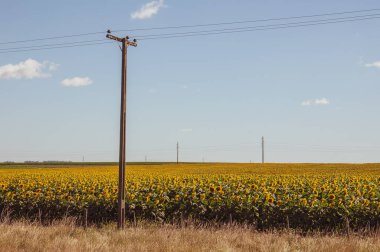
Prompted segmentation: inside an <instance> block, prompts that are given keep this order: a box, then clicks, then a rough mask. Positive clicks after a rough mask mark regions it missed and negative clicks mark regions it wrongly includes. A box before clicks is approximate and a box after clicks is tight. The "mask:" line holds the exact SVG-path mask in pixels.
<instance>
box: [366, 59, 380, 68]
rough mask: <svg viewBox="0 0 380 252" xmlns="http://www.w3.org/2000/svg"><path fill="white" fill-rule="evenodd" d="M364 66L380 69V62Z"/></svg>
mask: <svg viewBox="0 0 380 252" xmlns="http://www.w3.org/2000/svg"><path fill="white" fill-rule="evenodd" d="M364 66H366V67H376V68H380V61H375V62H372V63H368V64H365V65H364Z"/></svg>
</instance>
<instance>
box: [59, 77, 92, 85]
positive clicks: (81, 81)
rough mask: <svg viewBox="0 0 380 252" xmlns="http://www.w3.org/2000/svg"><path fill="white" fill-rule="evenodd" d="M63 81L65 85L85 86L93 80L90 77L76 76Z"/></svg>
mask: <svg viewBox="0 0 380 252" xmlns="http://www.w3.org/2000/svg"><path fill="white" fill-rule="evenodd" d="M61 83H62V85H63V86H65V87H83V86H88V85H91V84H92V83H93V81H92V80H91V79H90V78H88V77H74V78H67V79H64V80H63V81H62V82H61Z"/></svg>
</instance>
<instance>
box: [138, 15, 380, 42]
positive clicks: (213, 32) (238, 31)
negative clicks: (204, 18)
mask: <svg viewBox="0 0 380 252" xmlns="http://www.w3.org/2000/svg"><path fill="white" fill-rule="evenodd" d="M379 18H380V16H379V17H371V18H361V19H351V20H344V21H332V22H317V23H309V24H299V25H281V24H279V25H273V26H272V27H266V28H245V29H242V28H240V29H239V28H236V29H231V30H226V31H220V32H219V31H208V32H207V31H204V32H197V33H189V34H182V35H168V36H160V37H155V36H154V37H145V38H139V37H136V38H137V39H138V40H155V39H170V38H183V37H194V36H208V35H218V34H228V33H241V32H252V31H265V30H279V29H288V28H295V27H306V26H317V25H325V24H335V23H346V22H354V21H361V20H370V19H379Z"/></svg>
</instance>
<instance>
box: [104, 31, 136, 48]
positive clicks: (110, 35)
mask: <svg viewBox="0 0 380 252" xmlns="http://www.w3.org/2000/svg"><path fill="white" fill-rule="evenodd" d="M106 38H109V39H112V40H116V41H118V42H121V43H125V45H126V46H134V47H136V46H137V41H136V39H134V40H132V41H129V37H128V36H126V37H125V38H119V37H116V36H114V35H112V34H110V33H108V34H107V35H106Z"/></svg>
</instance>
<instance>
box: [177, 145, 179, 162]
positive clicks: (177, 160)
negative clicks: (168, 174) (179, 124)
mask: <svg viewBox="0 0 380 252" xmlns="http://www.w3.org/2000/svg"><path fill="white" fill-rule="evenodd" d="M178 152H179V144H178V142H177V164H178Z"/></svg>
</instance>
